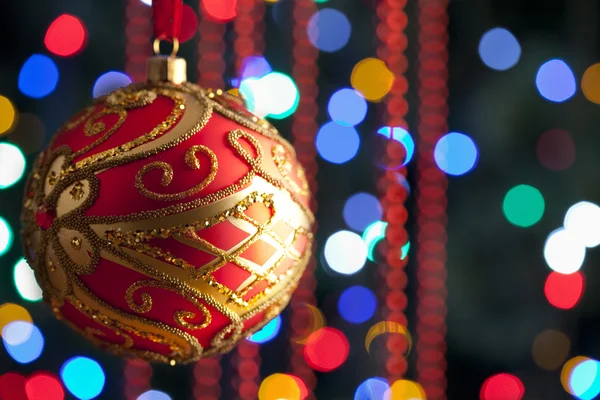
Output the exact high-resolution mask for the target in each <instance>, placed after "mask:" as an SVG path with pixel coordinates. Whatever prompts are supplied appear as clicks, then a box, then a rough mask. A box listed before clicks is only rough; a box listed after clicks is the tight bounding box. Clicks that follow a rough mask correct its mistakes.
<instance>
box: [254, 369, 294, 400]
mask: <svg viewBox="0 0 600 400" xmlns="http://www.w3.org/2000/svg"><path fill="white" fill-rule="evenodd" d="M258 399H259V400H280V399H286V400H300V387H298V384H297V383H296V380H295V379H294V378H292V377H291V376H289V375H286V374H273V375H270V376H268V377H266V378H265V379H264V380H263V381H262V383H261V384H260V388H259V389H258Z"/></svg>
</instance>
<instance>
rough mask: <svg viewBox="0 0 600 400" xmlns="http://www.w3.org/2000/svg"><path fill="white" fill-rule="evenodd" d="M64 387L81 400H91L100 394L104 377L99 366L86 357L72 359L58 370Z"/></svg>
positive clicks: (104, 380)
mask: <svg viewBox="0 0 600 400" xmlns="http://www.w3.org/2000/svg"><path fill="white" fill-rule="evenodd" d="M60 377H61V378H62V381H63V383H64V385H65V387H66V388H67V389H68V390H69V392H71V394H73V396H75V397H77V398H78V399H81V400H89V399H93V398H95V397H97V396H99V395H100V393H102V390H103V389H104V384H105V382H106V376H105V375H104V371H103V370H102V367H101V366H100V364H98V363H97V362H96V361H94V360H92V359H90V358H87V357H73V358H71V359H70V360H67V361H66V362H65V363H64V364H63V366H62V368H61V369H60Z"/></svg>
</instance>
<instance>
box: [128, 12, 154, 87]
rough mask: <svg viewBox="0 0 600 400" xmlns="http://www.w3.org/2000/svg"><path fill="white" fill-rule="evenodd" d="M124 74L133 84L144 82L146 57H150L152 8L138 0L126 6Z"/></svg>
mask: <svg viewBox="0 0 600 400" xmlns="http://www.w3.org/2000/svg"><path fill="white" fill-rule="evenodd" d="M125 13H126V26H125V36H126V37H127V42H126V46H125V72H126V73H127V74H128V75H129V76H130V77H131V79H133V81H134V82H143V81H145V80H146V77H147V73H146V68H147V63H148V57H150V56H151V55H152V50H151V48H150V45H149V43H150V39H151V38H152V8H150V7H148V6H146V5H145V4H143V3H142V2H141V1H139V0H129V1H128V2H127V6H126V10H125Z"/></svg>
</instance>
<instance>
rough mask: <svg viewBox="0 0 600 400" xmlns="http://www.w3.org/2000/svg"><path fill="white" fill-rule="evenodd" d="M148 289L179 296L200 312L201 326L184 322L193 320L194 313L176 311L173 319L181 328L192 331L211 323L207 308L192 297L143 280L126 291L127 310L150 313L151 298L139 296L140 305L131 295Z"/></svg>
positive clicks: (143, 295)
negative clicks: (201, 316)
mask: <svg viewBox="0 0 600 400" xmlns="http://www.w3.org/2000/svg"><path fill="white" fill-rule="evenodd" d="M149 287H154V288H159V289H165V290H168V291H170V292H173V293H176V294H179V295H181V296H182V297H183V298H185V299H186V300H188V301H189V302H191V303H192V304H194V306H196V308H198V310H200V312H201V313H202V314H203V315H204V322H202V323H201V324H193V323H191V322H189V321H186V319H192V318H195V317H196V313H193V312H191V311H187V310H180V311H176V312H175V314H174V315H173V319H174V320H175V322H176V323H177V325H179V326H181V327H182V328H186V329H192V330H193V329H204V328H206V327H207V326H208V325H210V323H211V322H212V315H211V313H210V311H209V310H208V308H206V306H205V305H204V304H202V303H200V302H199V301H198V299H196V298H195V297H193V296H186V295H185V293H182V291H178V290H176V289H173V288H171V287H169V286H167V285H165V284H163V283H161V282H158V281H150V280H145V281H139V282H136V283H134V284H133V285H131V286H130V287H129V288H128V289H127V292H126V293H125V301H127V305H129V308H131V309H132V310H133V311H135V312H138V313H142V314H143V313H147V312H148V311H150V310H151V309H152V297H151V296H150V295H149V294H148V293H142V294H141V297H142V304H138V303H136V302H135V300H134V299H133V295H134V294H135V292H136V291H137V290H139V289H142V288H149Z"/></svg>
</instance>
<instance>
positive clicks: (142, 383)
mask: <svg viewBox="0 0 600 400" xmlns="http://www.w3.org/2000/svg"><path fill="white" fill-rule="evenodd" d="M125 13H126V26H125V36H126V45H125V72H126V73H127V74H128V75H129V76H130V77H131V79H133V81H135V82H143V81H145V80H146V77H147V72H146V68H147V63H148V58H149V57H150V56H151V55H152V53H151V49H150V45H149V43H150V39H151V38H152V8H151V7H148V6H146V5H145V4H143V3H142V2H140V1H139V0H129V1H128V2H127V5H126V9H125ZM124 376H125V399H126V400H136V399H137V398H138V396H139V395H141V394H142V393H144V392H145V391H146V390H148V389H150V379H151V378H152V366H151V365H150V363H149V362H147V361H144V360H127V361H126V363H125V371H124Z"/></svg>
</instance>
